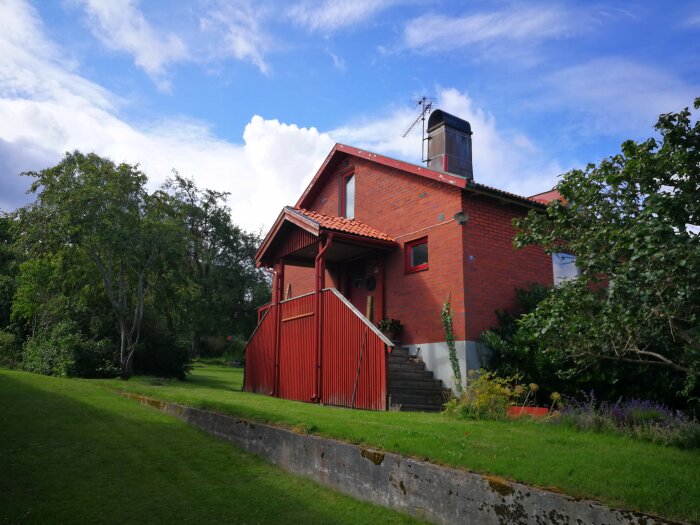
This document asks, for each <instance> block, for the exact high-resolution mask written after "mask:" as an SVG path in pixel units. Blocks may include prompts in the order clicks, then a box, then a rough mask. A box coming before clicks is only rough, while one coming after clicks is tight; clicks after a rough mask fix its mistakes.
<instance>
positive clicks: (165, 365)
mask: <svg viewBox="0 0 700 525" xmlns="http://www.w3.org/2000/svg"><path fill="white" fill-rule="evenodd" d="M147 330H148V332H147V334H146V335H145V337H144V342H143V344H141V345H139V346H138V347H137V349H136V352H134V373H136V374H147V375H154V376H159V377H176V378H178V379H180V380H184V379H185V377H186V376H187V374H188V373H189V372H190V371H191V370H192V364H191V361H190V352H189V346H190V341H189V340H188V339H185V338H184V337H178V336H177V335H175V334H172V333H170V332H167V331H165V330H164V329H162V328H161V327H159V326H157V325H151V326H148V327H147Z"/></svg>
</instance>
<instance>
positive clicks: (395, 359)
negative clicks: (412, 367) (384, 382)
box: [389, 353, 423, 363]
mask: <svg viewBox="0 0 700 525" xmlns="http://www.w3.org/2000/svg"><path fill="white" fill-rule="evenodd" d="M389 362H390V363H422V362H423V361H422V360H421V359H419V358H417V357H416V356H414V355H411V354H405V355H401V354H393V353H392V354H389Z"/></svg>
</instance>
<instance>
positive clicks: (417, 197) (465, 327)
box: [285, 158, 552, 344]
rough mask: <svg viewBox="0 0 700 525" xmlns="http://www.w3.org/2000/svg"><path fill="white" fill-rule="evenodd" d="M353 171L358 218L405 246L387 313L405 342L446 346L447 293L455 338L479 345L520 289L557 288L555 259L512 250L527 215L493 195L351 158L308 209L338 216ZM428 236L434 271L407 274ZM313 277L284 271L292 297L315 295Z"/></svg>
mask: <svg viewBox="0 0 700 525" xmlns="http://www.w3.org/2000/svg"><path fill="white" fill-rule="evenodd" d="M348 169H354V173H355V194H356V196H355V218H357V219H358V220H360V221H362V222H364V223H366V224H368V225H370V226H373V227H375V228H377V229H379V230H381V231H383V232H385V233H387V234H388V235H390V236H392V237H394V238H396V239H397V242H398V245H399V248H398V249H396V250H394V251H392V252H389V253H388V254H387V255H386V259H385V274H384V290H385V291H384V307H383V310H384V311H383V315H384V317H393V318H397V319H400V320H401V322H402V323H403V325H404V334H403V338H402V339H403V343H404V344H420V343H428V342H435V341H443V340H444V333H443V330H442V326H441V322H440V309H441V307H442V304H443V301H444V300H445V297H446V296H447V294H448V293H449V294H450V296H451V302H452V308H453V310H454V331H455V338H456V339H457V340H464V339H468V340H476V339H478V337H479V334H480V333H481V332H482V331H483V330H485V329H487V328H490V327H491V326H493V325H494V324H495V322H496V317H495V314H494V311H495V310H496V309H499V308H500V309H503V308H510V307H512V306H513V305H514V301H515V291H514V290H515V288H516V287H523V286H526V285H527V284H529V283H531V282H541V283H545V284H551V282H552V268H551V260H550V258H549V257H548V256H547V255H545V254H544V252H543V251H542V250H540V249H538V248H534V247H530V248H527V249H525V250H515V249H514V248H513V246H512V240H513V235H514V230H513V227H512V225H511V220H512V218H513V217H515V216H520V215H523V214H524V211H523V209H522V208H520V207H517V206H513V205H508V204H500V203H499V202H498V201H497V200H496V199H492V198H490V197H482V196H473V195H468V194H466V193H465V194H464V195H462V191H461V190H460V189H459V188H456V187H453V186H449V185H447V184H444V183H441V182H437V181H432V180H429V179H425V178H422V177H419V176H416V175H412V174H407V173H404V172H402V171H400V170H397V169H394V168H390V167H386V166H382V165H378V164H374V163H372V162H371V161H368V160H365V159H355V158H353V159H351V160H350V161H349V162H348V163H345V164H343V165H341V166H338V167H337V168H334V171H333V172H332V173H330V176H328V177H327V178H325V183H323V187H322V188H320V190H319V191H318V193H317V194H316V197H315V198H314V200H313V203H312V204H311V205H309V206H308V208H310V209H313V210H315V211H318V212H321V213H325V214H328V215H338V214H339V213H340V209H339V196H340V182H339V180H340V175H341V174H342V173H345V172H346V171H347V170H348ZM462 209H463V210H465V211H466V212H467V213H468V214H469V216H470V220H469V222H468V223H467V224H466V225H464V226H460V225H458V224H457V223H455V222H454V221H452V220H451V219H452V217H453V216H454V214H455V213H457V212H458V211H460V210H462ZM440 214H442V218H440ZM424 228H427V229H425V230H423V231H417V230H422V229H424ZM422 237H427V238H428V253H429V269H428V270H425V271H421V272H416V273H409V274H406V273H405V271H404V265H405V263H404V245H405V243H407V242H409V241H412V240H415V239H419V238H422ZM313 272H314V271H313V268H301V267H291V266H288V267H287V268H286V269H285V281H286V282H291V283H292V293H293V295H294V296H298V295H301V294H303V293H307V292H311V291H313V290H314V281H313ZM336 277H337V276H336V275H335V274H334V273H333V272H330V273H329V274H327V281H326V283H327V286H336V287H338V288H340V283H338V282H337V280H336ZM285 288H286V284H285Z"/></svg>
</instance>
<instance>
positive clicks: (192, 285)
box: [165, 172, 269, 355]
mask: <svg viewBox="0 0 700 525" xmlns="http://www.w3.org/2000/svg"><path fill="white" fill-rule="evenodd" d="M165 190H166V191H168V192H169V193H170V195H171V206H172V208H173V210H175V212H174V213H175V215H176V217H177V221H178V222H179V223H180V224H181V225H182V227H183V229H184V231H185V238H186V243H185V246H186V251H185V252H184V255H185V257H184V258H183V261H182V262H183V263H184V267H183V268H182V270H183V271H184V276H181V278H180V279H179V280H177V282H179V283H180V292H179V293H178V292H175V291H174V290H171V293H173V294H177V295H179V296H180V297H181V298H182V299H183V300H184V305H183V307H184V308H185V310H186V312H187V315H186V316H184V317H185V319H186V320H187V322H188V324H189V326H187V329H188V330H189V332H190V333H191V352H192V354H193V355H199V354H200V353H201V352H202V350H203V346H204V345H203V339H204V338H205V337H208V336H219V337H220V339H221V340H222V341H223V340H224V337H225V336H226V335H229V334H231V333H233V332H237V333H238V334H240V335H242V336H245V337H247V336H249V335H250V332H252V330H253V328H254V327H255V321H256V315H255V314H256V312H255V307H256V306H258V304H260V302H263V301H262V300H261V296H262V297H265V298H266V297H267V296H268V295H269V286H268V282H267V278H266V277H265V275H264V274H263V273H262V272H261V271H260V270H259V269H257V268H256V267H255V251H256V249H257V247H258V245H259V243H260V239H259V237H258V236H257V235H253V234H249V233H246V232H244V231H242V230H241V229H240V228H239V227H238V226H236V225H235V224H233V222H232V220H231V210H230V209H229V208H228V207H227V206H226V205H225V204H224V201H225V199H226V196H227V195H228V194H226V193H222V192H217V191H213V190H209V189H204V190H202V189H200V188H198V187H197V186H196V184H195V183H194V181H193V180H191V179H188V178H185V177H181V176H180V175H179V174H178V173H177V172H175V173H174V175H173V177H172V178H171V179H169V180H168V181H167V183H166V185H165ZM173 282H176V280H173ZM258 301H259V302H258Z"/></svg>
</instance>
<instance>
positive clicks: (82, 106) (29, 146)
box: [0, 1, 332, 230]
mask: <svg viewBox="0 0 700 525" xmlns="http://www.w3.org/2000/svg"><path fill="white" fill-rule="evenodd" d="M0 18H2V19H4V20H6V21H8V27H9V28H11V30H8V31H5V32H3V33H1V34H0V72H1V73H0V158H2V162H0V190H1V191H0V195H2V199H0V206H1V207H3V209H12V208H14V207H16V206H18V205H21V204H23V203H24V202H25V201H26V197H24V196H23V195H22V194H23V191H24V189H25V187H26V186H27V182H26V179H21V178H19V177H18V176H17V174H18V173H19V172H21V171H26V170H32V169H41V168H43V167H48V166H51V165H53V164H55V163H56V162H58V161H59V160H60V158H61V157H62V155H63V154H64V153H65V152H66V151H71V150H74V149H79V150H82V151H94V152H96V153H98V154H100V155H104V156H107V157H110V158H111V159H113V160H114V161H116V162H129V163H132V164H135V163H140V165H141V168H142V169H143V170H144V171H145V172H146V173H147V174H148V176H149V178H150V184H151V187H153V188H155V187H157V186H159V185H160V184H161V183H162V182H163V181H164V180H165V179H166V178H167V177H168V176H170V174H171V170H172V169H173V168H174V169H177V170H178V171H179V172H180V173H181V174H182V175H186V176H192V177H194V178H195V180H196V181H197V183H198V184H199V185H200V186H201V187H211V188H214V189H217V190H220V191H228V192H230V193H231V196H230V197H229V204H230V206H231V208H232V212H233V217H234V220H235V221H236V222H237V223H238V224H240V225H241V226H243V227H245V228H247V229H250V230H258V229H259V228H260V227H262V226H263V225H265V226H270V225H271V224H272V221H274V219H275V217H276V216H277V214H278V213H279V210H280V208H281V207H282V206H284V205H286V204H290V203H293V202H295V201H296V196H297V195H298V194H299V193H300V192H301V191H302V189H303V187H304V185H305V183H306V182H308V180H309V179H310V177H311V176H312V175H313V172H314V170H315V169H316V167H318V166H319V165H320V164H321V162H322V161H323V159H324V157H325V155H326V154H327V152H328V150H329V149H330V147H331V145H332V143H331V140H330V138H329V137H328V136H327V135H324V134H322V133H319V132H318V131H317V130H315V129H313V128H312V129H305V128H299V127H297V126H293V125H285V124H281V123H279V122H278V121H276V120H273V121H270V120H265V119H263V118H262V117H253V118H252V119H251V121H250V123H249V124H248V126H247V127H246V129H245V132H244V134H243V142H242V143H240V144H236V143H231V142H228V141H225V140H222V139H220V138H218V137H216V136H215V135H213V134H212V133H211V132H210V130H209V129H208V127H207V126H206V124H204V123H201V122H197V121H191V120H186V119H167V120H164V121H160V122H157V123H153V124H150V125H140V126H137V125H134V124H131V123H129V122H127V121H126V120H124V119H123V118H121V117H120V116H119V107H120V106H121V104H122V102H121V101H120V100H119V99H118V98H117V97H115V96H114V95H113V94H112V93H111V92H109V91H107V90H105V89H103V88H101V87H100V86H98V85H96V84H94V83H92V82H90V81H88V80H85V79H84V78H82V77H81V76H80V75H79V74H78V73H77V72H75V71H74V70H66V69H64V68H62V67H61V64H63V63H64V60H63V57H62V55H61V52H60V50H59V49H58V48H57V47H56V46H55V45H54V44H53V43H52V42H51V41H50V40H48V39H47V38H46V37H45V36H44V32H43V28H42V25H41V20H40V19H39V18H38V16H37V14H36V12H35V11H34V10H33V9H32V8H31V7H29V6H28V5H27V4H25V3H23V2H19V1H14V2H9V3H4V4H0Z"/></svg>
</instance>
